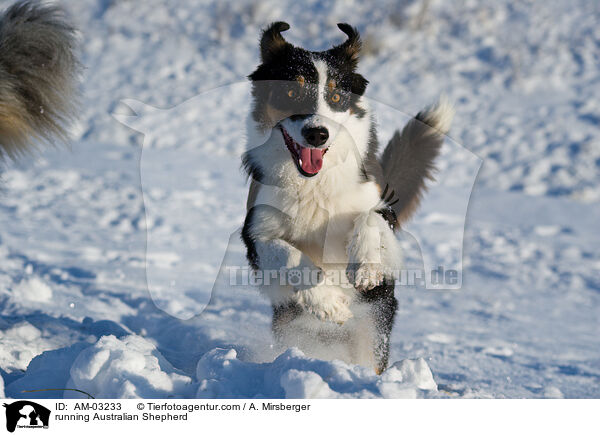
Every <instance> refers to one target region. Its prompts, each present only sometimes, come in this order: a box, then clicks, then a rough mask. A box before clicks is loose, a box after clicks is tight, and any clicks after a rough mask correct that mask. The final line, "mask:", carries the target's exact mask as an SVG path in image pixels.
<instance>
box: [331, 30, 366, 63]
mask: <svg viewBox="0 0 600 435" xmlns="http://www.w3.org/2000/svg"><path fill="white" fill-rule="evenodd" d="M337 26H338V27H339V29H340V30H341V31H342V32H344V33H345V34H346V35H348V39H346V41H344V43H342V44H340V45H338V46H337V47H335V49H337V50H341V52H342V53H343V54H344V55H345V56H347V58H348V60H350V62H351V63H352V65H353V66H354V67H356V65H357V64H358V55H359V53H360V49H361V47H362V42H361V40H360V34H359V33H358V30H357V29H356V27H352V26H351V25H350V24H346V23H338V25H337Z"/></svg>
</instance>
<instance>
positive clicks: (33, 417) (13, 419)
mask: <svg viewBox="0 0 600 435" xmlns="http://www.w3.org/2000/svg"><path fill="white" fill-rule="evenodd" d="M3 406H4V407H5V408H6V430H8V431H9V432H14V431H15V429H16V428H29V429H31V428H48V425H49V423H50V410H49V409H48V408H45V407H43V406H42V405H38V404H37V403H35V402H30V401H28V400H19V401H17V402H13V403H10V404H6V403H5V404H4V405H3Z"/></svg>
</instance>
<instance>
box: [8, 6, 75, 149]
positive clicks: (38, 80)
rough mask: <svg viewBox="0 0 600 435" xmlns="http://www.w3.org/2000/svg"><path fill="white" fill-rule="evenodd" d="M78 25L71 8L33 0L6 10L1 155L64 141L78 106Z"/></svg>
mask: <svg viewBox="0 0 600 435" xmlns="http://www.w3.org/2000/svg"><path fill="white" fill-rule="evenodd" d="M76 52H77V31H76V29H75V28H74V27H73V25H72V24H71V23H70V21H69V20H68V18H67V15H66V13H65V11H64V10H63V9H62V8H60V7H58V6H56V5H49V4H46V3H41V2H38V1H33V0H25V1H19V2H17V3H16V4H14V5H13V6H11V7H10V8H8V9H7V10H6V11H5V12H4V14H2V15H0V159H2V157H5V156H7V157H10V158H15V157H18V156H19V155H21V154H23V153H24V152H26V151H27V150H30V149H32V148H35V144H36V143H57V142H58V143H60V142H66V141H67V139H68V132H67V128H68V127H69V124H70V123H71V121H72V120H73V119H74V116H75V111H76V108H77V96H78V92H77V89H78V76H79V70H80V65H79V62H78V59H77V54H76Z"/></svg>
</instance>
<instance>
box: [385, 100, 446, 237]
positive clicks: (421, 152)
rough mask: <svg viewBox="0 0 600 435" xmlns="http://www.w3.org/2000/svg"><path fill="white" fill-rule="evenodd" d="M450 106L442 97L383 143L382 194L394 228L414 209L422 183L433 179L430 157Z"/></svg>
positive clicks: (434, 154) (435, 152) (436, 150)
mask: <svg viewBox="0 0 600 435" xmlns="http://www.w3.org/2000/svg"><path fill="white" fill-rule="evenodd" d="M453 116H454V109H453V107H452V105H451V104H450V103H449V101H448V100H447V98H446V97H444V96H442V97H441V98H440V100H439V102H438V103H437V104H434V105H433V106H430V107H428V108H427V109H425V110H423V111H421V112H419V113H418V114H417V116H415V117H414V118H413V119H411V120H410V121H409V122H408V124H406V126H405V127H404V129H403V130H402V133H400V132H399V131H396V132H395V133H394V136H393V137H392V139H390V142H389V143H388V145H387V146H386V148H385V150H384V152H383V154H382V156H381V158H380V164H381V166H382V168H383V178H384V180H385V183H387V186H386V187H385V190H384V193H383V195H382V196H383V197H384V200H386V202H387V204H388V205H389V206H390V207H391V208H392V210H393V211H394V213H395V215H396V227H399V226H400V225H401V224H402V223H404V222H406V221H407V220H408V219H409V218H410V217H411V216H412V215H413V213H414V212H415V211H416V210H417V208H418V206H419V203H420V202H421V198H422V196H423V193H424V192H425V191H426V185H425V182H426V180H427V179H430V180H433V173H434V172H435V165H434V160H435V158H436V157H437V156H438V154H439V152H440V148H441V146H442V143H443V142H444V135H445V134H446V133H448V130H449V129H450V124H451V123H452V118H453Z"/></svg>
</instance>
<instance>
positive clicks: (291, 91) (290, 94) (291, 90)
mask: <svg viewBox="0 0 600 435" xmlns="http://www.w3.org/2000/svg"><path fill="white" fill-rule="evenodd" d="M287 95H288V97H290V98H294V97H295V96H296V91H295V90H293V89H290V90H289V91H288V92H287Z"/></svg>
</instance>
